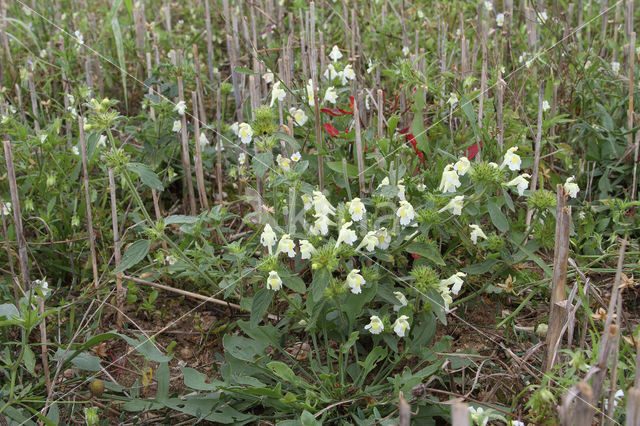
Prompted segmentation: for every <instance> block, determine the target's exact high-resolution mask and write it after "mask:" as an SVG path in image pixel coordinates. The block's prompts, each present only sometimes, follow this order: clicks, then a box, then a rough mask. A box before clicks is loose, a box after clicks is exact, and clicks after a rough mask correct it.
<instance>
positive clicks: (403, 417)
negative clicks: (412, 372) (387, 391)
mask: <svg viewBox="0 0 640 426" xmlns="http://www.w3.org/2000/svg"><path fill="white" fill-rule="evenodd" d="M410 424H411V406H410V405H409V403H408V402H407V400H406V399H404V394H403V393H402V392H400V394H399V395H398V426H409V425H410Z"/></svg>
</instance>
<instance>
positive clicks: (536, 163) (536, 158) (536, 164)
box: [526, 80, 544, 228]
mask: <svg viewBox="0 0 640 426" xmlns="http://www.w3.org/2000/svg"><path fill="white" fill-rule="evenodd" d="M543 102H544V80H542V81H541V82H540V84H539V89H538V128H537V131H536V141H535V145H534V149H533V170H532V172H531V187H530V189H531V191H532V192H533V191H535V190H536V189H538V175H539V174H540V151H541V147H542V118H543V116H542V113H543V111H542V103H543ZM532 214H533V211H532V210H529V211H528V212H527V221H526V223H527V228H528V227H529V225H530V224H531V216H532Z"/></svg>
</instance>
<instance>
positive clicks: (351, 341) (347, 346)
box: [340, 331, 360, 354]
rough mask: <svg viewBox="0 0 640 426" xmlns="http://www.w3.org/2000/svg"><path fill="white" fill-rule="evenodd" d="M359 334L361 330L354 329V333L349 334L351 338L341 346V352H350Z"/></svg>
mask: <svg viewBox="0 0 640 426" xmlns="http://www.w3.org/2000/svg"><path fill="white" fill-rule="evenodd" d="M359 335H360V332H359V331H354V332H353V333H351V334H350V335H349V340H347V341H346V342H344V343H343V344H342V345H341V346H340V352H342V353H343V354H346V353H349V349H351V347H352V346H353V345H355V343H356V341H357V340H358V336H359Z"/></svg>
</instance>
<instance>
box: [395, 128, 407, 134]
mask: <svg viewBox="0 0 640 426" xmlns="http://www.w3.org/2000/svg"><path fill="white" fill-rule="evenodd" d="M408 131H409V127H405V128H404V129H398V130H396V132H398V133H400V134H401V135H404V134H406V133H407V132H408Z"/></svg>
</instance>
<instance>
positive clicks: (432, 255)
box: [406, 243, 446, 266]
mask: <svg viewBox="0 0 640 426" xmlns="http://www.w3.org/2000/svg"><path fill="white" fill-rule="evenodd" d="M406 250H407V252H409V253H413V254H417V255H420V256H422V257H424V258H425V259H427V260H429V261H431V262H433V263H435V264H436V265H441V266H444V265H446V264H445V263H444V259H443V258H442V255H441V254H440V252H439V251H438V250H437V249H436V248H435V247H433V246H431V245H430V244H426V243H411V244H409V245H408V246H407V248H406Z"/></svg>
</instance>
